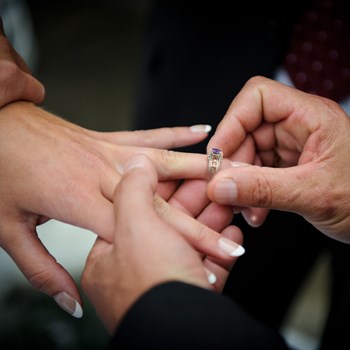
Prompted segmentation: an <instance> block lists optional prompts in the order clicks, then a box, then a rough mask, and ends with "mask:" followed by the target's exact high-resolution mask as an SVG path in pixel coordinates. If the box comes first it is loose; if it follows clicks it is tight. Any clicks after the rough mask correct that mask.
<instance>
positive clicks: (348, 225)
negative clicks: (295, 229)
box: [208, 77, 350, 242]
mask: <svg viewBox="0 0 350 350" xmlns="http://www.w3.org/2000/svg"><path fill="white" fill-rule="evenodd" d="M349 135H350V120H349V118H348V116H347V115H346V114H345V112H344V111H343V110H342V109H341V108H340V106H339V105H338V104H337V103H335V102H333V101H330V100H328V99H325V98H321V97H318V96H315V95H311V94H306V93H303V92H301V91H298V90H296V89H294V88H291V87H288V86H285V85H283V84H280V83H278V82H275V81H272V80H269V79H266V78H262V77H255V78H253V79H251V80H250V81H248V82H247V84H246V85H245V86H244V88H243V89H242V91H241V92H240V93H239V94H238V96H237V97H236V98H235V99H234V100H233V102H232V104H231V106H230V108H229V110H228V112H227V114H226V116H225V118H224V119H223V120H222V122H221V123H220V125H219V126H218V128H217V131H216V133H215V136H214V137H213V138H212V140H211V141H210V143H209V144H215V145H219V146H221V147H223V148H224V149H225V151H226V152H227V153H228V154H235V153H240V154H243V155H244V157H247V158H249V159H250V160H253V159H257V158H258V159H259V161H260V162H261V164H262V165H263V166H253V165H250V164H244V163H231V164H230V163H229V162H228V163H226V166H225V169H223V170H222V171H220V172H219V173H218V174H217V175H216V176H215V177H214V178H213V179H212V181H211V182H210V183H209V186H208V195H209V197H210V198H211V199H212V200H214V201H216V202H217V203H221V204H226V205H227V204H231V205H235V206H242V207H249V206H252V207H263V208H274V209H279V210H285V211H292V212H295V213H299V214H300V215H302V216H303V217H304V218H305V219H306V220H308V221H309V222H310V223H311V224H313V225H314V226H315V227H316V228H318V229H319V230H320V231H321V232H323V233H324V234H326V235H328V236H330V237H332V238H334V239H336V240H339V241H344V242H350V204H349V203H350V202H349V198H350V187H349V186H348V184H349V183H350V175H349V174H350V142H349ZM247 140H251V141H247Z"/></svg>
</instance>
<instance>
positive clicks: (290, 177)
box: [208, 163, 319, 215]
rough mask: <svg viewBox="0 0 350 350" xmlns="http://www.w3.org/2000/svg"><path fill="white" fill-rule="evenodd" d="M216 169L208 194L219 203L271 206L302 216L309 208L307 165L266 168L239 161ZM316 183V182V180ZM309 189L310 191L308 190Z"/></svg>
mask: <svg viewBox="0 0 350 350" xmlns="http://www.w3.org/2000/svg"><path fill="white" fill-rule="evenodd" d="M239 164H240V165H239V166H237V165H236V164H235V165H234V166H235V167H234V168H228V169H224V170H222V171H219V172H218V173H217V174H216V176H215V177H214V178H213V179H212V180H211V181H210V182H209V184H208V196H209V198H210V199H211V200H212V201H215V202H217V203H219V204H225V205H235V206H242V207H258V208H271V209H278V210H286V211H292V212H295V213H299V214H302V215H305V214H308V211H311V210H312V209H311V206H310V204H308V203H310V200H311V198H312V197H313V196H312V193H311V191H312V188H315V185H313V184H312V182H313V179H314V178H315V177H314V176H307V174H308V173H310V174H311V173H312V172H311V169H307V168H308V167H310V166H309V165H308V164H305V165H299V166H296V167H290V168H269V167H260V166H254V165H249V164H242V163H239ZM318 182H319V181H318ZM310 189H311V190H310Z"/></svg>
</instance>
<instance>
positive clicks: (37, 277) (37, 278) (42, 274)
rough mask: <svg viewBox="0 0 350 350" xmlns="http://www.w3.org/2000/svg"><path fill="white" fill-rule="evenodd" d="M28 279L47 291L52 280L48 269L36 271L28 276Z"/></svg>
mask: <svg viewBox="0 0 350 350" xmlns="http://www.w3.org/2000/svg"><path fill="white" fill-rule="evenodd" d="M28 281H29V283H30V284H31V285H32V286H33V287H34V288H36V289H38V290H40V291H45V292H46V291H48V289H49V286H50V282H51V274H50V271H49V270H47V269H42V270H39V271H36V272H35V273H33V274H31V275H30V276H29V277H28Z"/></svg>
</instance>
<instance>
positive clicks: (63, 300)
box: [53, 292, 83, 318]
mask: <svg viewBox="0 0 350 350" xmlns="http://www.w3.org/2000/svg"><path fill="white" fill-rule="evenodd" d="M53 299H54V300H55V301H56V303H57V304H58V305H59V306H60V307H61V308H62V309H63V310H64V311H66V312H67V313H69V314H70V315H72V316H73V317H76V318H81V317H83V309H82V307H81V306H80V304H79V303H78V302H77V301H76V300H75V299H74V298H73V297H71V296H70V295H69V294H68V293H66V292H60V293H57V294H56V295H54V296H53Z"/></svg>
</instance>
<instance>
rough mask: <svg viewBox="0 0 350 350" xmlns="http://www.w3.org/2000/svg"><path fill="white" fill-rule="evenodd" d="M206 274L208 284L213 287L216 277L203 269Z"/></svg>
mask: <svg viewBox="0 0 350 350" xmlns="http://www.w3.org/2000/svg"><path fill="white" fill-rule="evenodd" d="M204 270H205V272H206V274H207V278H208V282H209V283H210V284H211V285H213V284H214V283H215V282H216V276H215V274H213V273H212V272H211V271H209V270H208V269H206V268H204Z"/></svg>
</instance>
